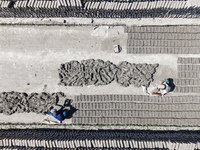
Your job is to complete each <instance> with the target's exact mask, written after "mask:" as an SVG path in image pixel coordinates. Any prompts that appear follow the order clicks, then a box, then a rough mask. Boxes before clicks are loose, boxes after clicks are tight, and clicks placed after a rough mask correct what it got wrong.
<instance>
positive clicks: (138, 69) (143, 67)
mask: <svg viewBox="0 0 200 150" xmlns="http://www.w3.org/2000/svg"><path fill="white" fill-rule="evenodd" d="M157 67H158V64H153V65H152V64H131V63H129V62H126V61H123V62H121V63H120V65H119V66H118V70H117V73H116V78H115V80H116V81H117V82H118V83H119V84H121V85H122V86H125V87H127V86H129V85H130V84H133V85H134V86H136V87H141V86H142V85H143V86H146V87H148V86H149V84H150V83H151V82H152V81H153V74H154V73H155V72H156V68H157Z"/></svg>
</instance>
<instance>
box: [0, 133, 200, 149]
mask: <svg viewBox="0 0 200 150" xmlns="http://www.w3.org/2000/svg"><path fill="white" fill-rule="evenodd" d="M148 136H149V135H148ZM181 139H182V140H180V139H179V138H177V139H176V140H174V139H172V140H171V139H169V138H168V140H165V139H162V138H161V139H157V138H156V139H148V140H147V139H146V138H144V137H142V138H138V139H133V138H131V139H127V138H125V139H121V138H119V137H118V138H116V139H106V138H103V139H97V137H96V139H80V140H79V139H76V140H64V139H63V140H54V139H52V140H43V139H41V140H37V139H28V140H24V139H1V140H0V144H1V146H0V148H1V149H9V150H11V149H36V148H37V149H48V150H51V149H52V150H53V149H57V150H61V149H63V148H65V149H70V150H71V149H77V150H86V149H87V150H96V149H111V150H118V149H126V150H128V149H130V150H133V149H159V150H161V149H162V150H165V149H170V150H172V149H173V150H174V149H178V150H186V149H188V150H194V149H195V150H196V149H199V148H200V143H199V142H191V140H192V139H189V140H188V139H183V138H181Z"/></svg>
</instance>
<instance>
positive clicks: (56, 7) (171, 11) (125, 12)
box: [0, 0, 200, 18]
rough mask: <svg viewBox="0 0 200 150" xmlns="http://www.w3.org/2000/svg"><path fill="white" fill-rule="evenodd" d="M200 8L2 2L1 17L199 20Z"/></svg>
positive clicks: (159, 2) (82, 0) (112, 0)
mask: <svg viewBox="0 0 200 150" xmlns="http://www.w3.org/2000/svg"><path fill="white" fill-rule="evenodd" d="M199 6H200V5H198V4H196V3H195V4H194V5H193V4H191V5H188V2H187V1H186V0H173V1H172V0H165V1H163V0H155V1H152V0H146V1H120V0H117V1H116V0H99V1H96V0H2V1H0V10H1V11H0V17H89V18H155V17H161V18H167V17H175V18H180V17H181V18H191V17H192V18H199V16H200V13H199V10H200V8H199ZM15 8H17V9H15ZM19 8H20V9H19ZM8 12H9V13H8Z"/></svg>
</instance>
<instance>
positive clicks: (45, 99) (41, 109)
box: [0, 91, 65, 115]
mask: <svg viewBox="0 0 200 150" xmlns="http://www.w3.org/2000/svg"><path fill="white" fill-rule="evenodd" d="M60 97H65V95H64V93H61V92H59V93H52V94H50V93H45V92H43V93H31V94H29V95H28V94H27V93H20V92H13V91H12V92H3V93H0V113H4V114H6V115H11V114H13V113H16V112H18V113H22V112H36V113H41V114H45V113H47V110H48V108H50V107H51V106H53V105H55V104H56V103H57V102H58V101H59V98H60Z"/></svg>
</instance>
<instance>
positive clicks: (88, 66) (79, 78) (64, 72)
mask: <svg viewBox="0 0 200 150" xmlns="http://www.w3.org/2000/svg"><path fill="white" fill-rule="evenodd" d="M116 70H117V66H116V65H114V64H113V63H111V62H110V61H106V62H104V61H103V60H100V59H97V60H94V59H88V60H83V61H81V62H80V63H79V62H78V61H70V62H67V63H65V64H61V66H60V69H59V77H60V84H61V85H65V86H83V85H96V86H98V85H107V84H109V83H111V82H112V81H113V80H114V77H115V73H116Z"/></svg>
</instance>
